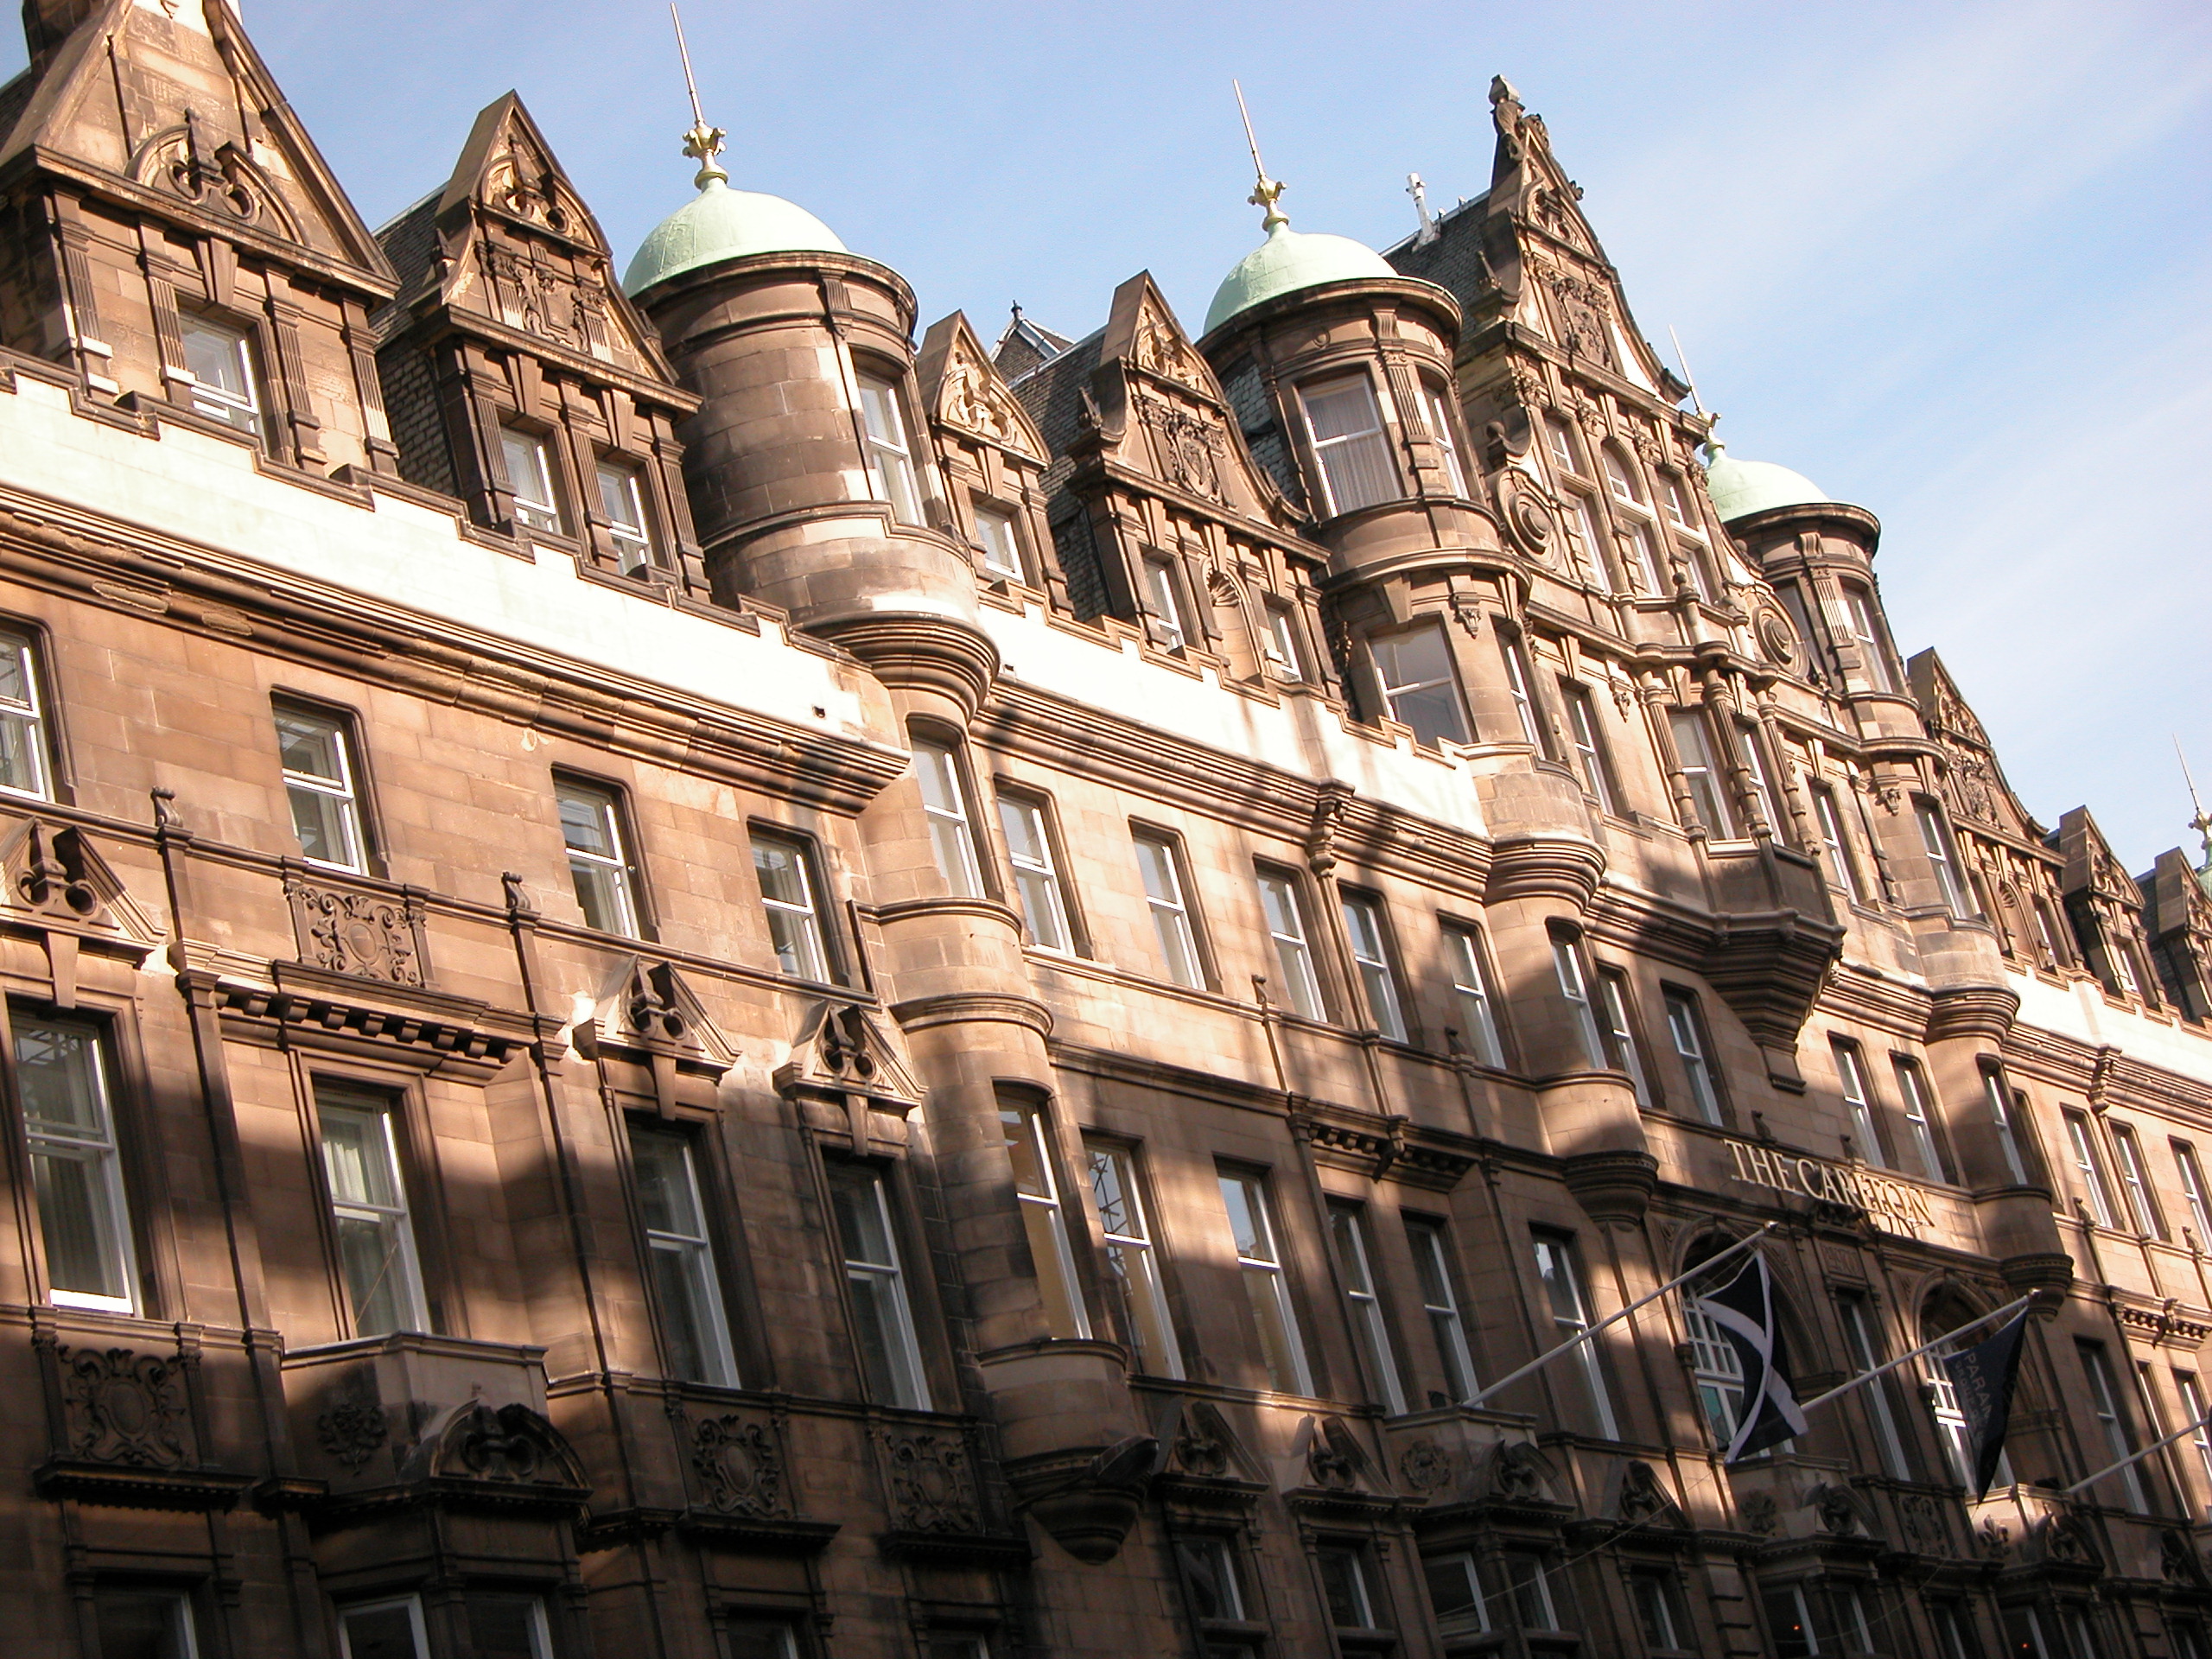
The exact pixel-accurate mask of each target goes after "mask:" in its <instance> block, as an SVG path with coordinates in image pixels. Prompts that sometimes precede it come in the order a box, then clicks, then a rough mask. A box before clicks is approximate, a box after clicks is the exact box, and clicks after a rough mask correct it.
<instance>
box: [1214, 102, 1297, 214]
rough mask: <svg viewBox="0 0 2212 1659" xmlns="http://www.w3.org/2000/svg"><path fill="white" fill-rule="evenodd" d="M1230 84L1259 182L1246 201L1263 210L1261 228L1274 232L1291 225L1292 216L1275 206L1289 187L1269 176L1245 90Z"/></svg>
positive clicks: (1254, 172)
mask: <svg viewBox="0 0 2212 1659" xmlns="http://www.w3.org/2000/svg"><path fill="white" fill-rule="evenodd" d="M1229 84H1230V86H1234V87H1236V113H1237V114H1239V115H1241V116H1243V118H1244V143H1245V145H1246V147H1247V148H1249V149H1250V150H1251V152H1252V174H1253V176H1254V177H1255V178H1256V179H1257V180H1258V181H1259V182H1258V183H1256V184H1255V185H1254V186H1253V187H1252V194H1250V195H1249V196H1247V197H1246V198H1245V200H1247V201H1249V202H1250V203H1251V204H1252V205H1253V206H1254V207H1257V208H1259V209H1260V210H1261V218H1260V228H1261V229H1262V230H1263V231H1268V232H1272V231H1274V229H1275V227H1276V226H1281V225H1287V224H1289V223H1290V215H1289V214H1288V213H1285V212H1283V210H1282V209H1281V207H1277V206H1276V205H1275V203H1276V201H1277V200H1279V199H1280V198H1281V195H1282V193H1283V191H1284V190H1285V189H1286V188H1288V187H1287V186H1286V185H1284V184H1283V183H1281V181H1278V180H1275V179H1271V178H1269V177H1268V169H1267V168H1265V167H1264V166H1262V164H1261V162H1260V141H1259V140H1258V139H1257V138H1255V137H1253V136H1252V111H1249V110H1248V109H1246V108H1245V107H1244V88H1243V85H1242V84H1241V83H1239V82H1237V81H1235V80H1231V81H1230V83H1229Z"/></svg>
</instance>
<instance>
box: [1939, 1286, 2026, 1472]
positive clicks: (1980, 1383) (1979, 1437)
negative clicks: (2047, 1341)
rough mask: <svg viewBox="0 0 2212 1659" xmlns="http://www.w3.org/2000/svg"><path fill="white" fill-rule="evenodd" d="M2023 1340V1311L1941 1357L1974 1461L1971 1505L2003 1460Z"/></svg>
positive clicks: (2024, 1324) (2024, 1321)
mask: <svg viewBox="0 0 2212 1659" xmlns="http://www.w3.org/2000/svg"><path fill="white" fill-rule="evenodd" d="M2027 1334H2028V1310H2027V1309H2026V1308H2022V1309H2021V1310H2020V1312H2019V1313H2018V1315H2017V1316H2016V1317H2015V1318H2014V1319H2012V1323H2011V1324H2009V1325H2006V1326H2005V1328H2004V1329H2003V1330H2001V1331H1999V1332H1998V1333H1997V1334H1996V1335H1995V1336H1993V1337H1990V1338H1986V1339H1985V1340H1983V1341H1980V1342H1977V1343H1976V1344H1974V1346H1973V1347H1971V1348H1961V1350H1959V1351H1958V1352H1957V1353H1955V1354H1946V1355H1945V1356H1943V1372H1944V1375H1945V1376H1948V1377H1949V1378H1950V1379H1951V1387H1952V1389H1954V1390H1955V1391H1956V1393H1957V1395H1958V1397H1959V1414H1960V1415H1961V1416H1962V1417H1964V1418H1965V1419H1966V1420H1967V1446H1968V1447H1969V1448H1970V1451H1971V1453H1972V1456H1973V1459H1974V1481H1973V1485H1974V1491H1973V1493H1972V1494H1971V1496H1972V1497H1974V1499H1976V1500H1977V1501H1978V1500H1979V1499H1980V1497H1981V1496H1982V1495H1983V1494H1984V1493H1985V1492H1986V1491H1988V1490H1989V1487H1990V1483H1991V1482H1993V1481H1994V1480H1995V1479H1996V1478H1997V1463H1998V1459H2000V1458H2002V1457H2003V1456H2004V1455H2005V1422H2006V1421H2007V1420H2008V1419H2009V1418H2010V1417H2011V1416H2012V1385H2013V1384H2014V1383H2017V1382H2018V1381H2019V1377H2020V1350H2021V1347H2022V1344H2024V1341H2025V1339H2026V1338H2027Z"/></svg>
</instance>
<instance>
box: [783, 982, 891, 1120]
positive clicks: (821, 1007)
mask: <svg viewBox="0 0 2212 1659" xmlns="http://www.w3.org/2000/svg"><path fill="white" fill-rule="evenodd" d="M776 1087H777V1088H778V1089H779V1090H783V1091H785V1093H789V1092H791V1090H795V1089H812V1090H823V1091H825V1092H831V1093H836V1094H841V1095H865V1096H868V1098H869V1099H871V1100H874V1101H876V1102H879V1103H881V1106H882V1109H884V1110H886V1111H891V1112H900V1113H904V1112H906V1111H908V1110H910V1109H912V1108H913V1107H915V1106H917V1105H918V1104H920V1103H921V1098H922V1086H921V1084H919V1083H918V1081H917V1080H916V1079H915V1077H914V1074H913V1073H912V1071H909V1070H908V1069H907V1066H906V1061H905V1060H904V1059H902V1058H900V1056H899V1048H898V1045H897V1044H896V1043H894V1042H893V1039H891V1037H890V1036H889V1034H888V1033H886V1032H885V1031H884V1029H883V1028H882V1027H880V1026H879V1025H878V1024H877V1023H876V1022H875V1021H874V1020H872V1019H870V1018H869V1017H868V1012H867V1010H866V1009H864V1008H859V1007H854V1006H853V1005H852V1004H850V1003H836V1002H830V1001H826V1000H825V1001H820V1002H817V1003H816V1004H815V1005H814V1007H812V1008H811V1009H810V1010H809V1011H808V1013H807V1016H806V1019H805V1021H804V1023H803V1024H802V1025H801V1026H800V1027H799V1032H798V1037H797V1039H795V1040H794V1041H793V1042H792V1044H791V1058H790V1059H789V1060H787V1061H785V1063H784V1064H783V1065H780V1066H779V1067H777V1068H776Z"/></svg>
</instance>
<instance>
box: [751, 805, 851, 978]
mask: <svg viewBox="0 0 2212 1659" xmlns="http://www.w3.org/2000/svg"><path fill="white" fill-rule="evenodd" d="M751 842H752V850H753V880H755V882H756V883H758V885H759V887H760V908H761V909H762V910H763V911H764V912H766V915H767V921H768V944H769V948H770V949H772V950H773V951H774V952H775V953H776V966H777V968H778V969H779V971H780V972H782V973H784V974H785V975H787V976H790V977H791V978H793V979H803V980H808V981H810V982H813V983H816V984H828V983H829V982H830V981H831V980H832V978H833V977H834V976H833V975H832V973H831V970H830V962H829V931H828V929H827V927H826V926H825V925H824V923H823V915H822V899H821V896H820V894H819V893H817V892H816V890H815V874H814V853H813V849H811V848H810V847H809V846H808V845H807V844H806V843H805V842H803V841H801V840H799V839H798V838H797V837H796V836H783V835H777V834H775V833H773V832H772V831H769V830H764V829H755V830H753V832H752V836H751ZM770 850H774V851H777V852H780V853H782V854H784V855H785V856H786V857H787V858H789V859H790V860H791V870H792V872H793V873H794V874H796V875H797V876H798V891H799V896H798V898H797V899H779V898H778V897H776V896H775V894H774V893H771V892H770V891H769V890H768V883H767V881H766V880H764V879H762V878H763V877H764V876H765V874H766V866H765V865H764V863H763V862H762V855H763V854H764V853H766V852H767V851H770ZM779 921H780V922H781V926H780V927H779V925H778V924H779Z"/></svg>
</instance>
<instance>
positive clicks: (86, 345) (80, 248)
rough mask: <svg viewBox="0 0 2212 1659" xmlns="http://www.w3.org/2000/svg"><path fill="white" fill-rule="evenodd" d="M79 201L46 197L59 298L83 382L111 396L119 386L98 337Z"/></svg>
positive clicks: (88, 238)
mask: <svg viewBox="0 0 2212 1659" xmlns="http://www.w3.org/2000/svg"><path fill="white" fill-rule="evenodd" d="M78 211H79V204H78V203H77V202H76V200H74V199H73V198H71V197H68V196H54V197H52V198H50V199H49V213H50V215H51V217H50V219H49V223H50V225H51V226H52V230H53V235H54V241H55V243H56V244H57V245H58V246H59V249H60V255H61V258H60V265H61V302H62V305H63V307H64V308H65V310H66V311H67V327H68V334H69V346H70V349H71V350H73V352H75V353H76V354H77V366H78V368H79V371H80V372H82V373H83V374H84V377H85V384H86V385H89V386H90V387H92V390H94V391H105V392H107V393H109V394H110V395H113V394H114V393H115V392H117V391H120V390H121V388H120V387H119V386H118V385H117V384H116V382H115V380H114V378H113V377H112V376H111V375H110V374H109V373H108V370H109V369H110V368H111V367H112V366H113V364H112V361H111V359H113V357H114V355H115V353H114V351H113V349H112V348H111V346H109V345H108V343H107V342H106V341H105V340H102V339H101V338H100V308H99V289H98V288H97V287H96V286H95V285H94V283H93V282H92V256H91V249H92V232H90V231H88V230H86V228H85V226H84V224H83V223H82V221H81V220H80V219H79V217H78Z"/></svg>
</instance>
